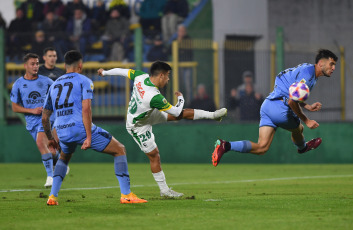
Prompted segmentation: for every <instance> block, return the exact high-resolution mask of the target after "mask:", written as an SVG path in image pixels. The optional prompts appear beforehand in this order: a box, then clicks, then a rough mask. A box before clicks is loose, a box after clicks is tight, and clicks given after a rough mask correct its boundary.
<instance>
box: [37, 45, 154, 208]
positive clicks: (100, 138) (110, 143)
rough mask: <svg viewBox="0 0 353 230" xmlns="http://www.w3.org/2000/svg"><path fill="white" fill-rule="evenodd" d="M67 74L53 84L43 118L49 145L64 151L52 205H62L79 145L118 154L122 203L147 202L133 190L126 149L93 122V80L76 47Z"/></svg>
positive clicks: (116, 163) (56, 172)
mask: <svg viewBox="0 0 353 230" xmlns="http://www.w3.org/2000/svg"><path fill="white" fill-rule="evenodd" d="M64 59H65V68H66V74H65V75H63V76H61V77H59V78H58V79H57V80H56V81H55V82H54V84H53V85H52V86H51V87H50V88H49V92H48V96H47V97H46V99H45V102H44V110H43V115H42V122H43V127H44V131H45V134H46V135H47V137H48V139H49V146H51V147H53V148H54V149H59V148H61V155H60V159H59V160H58V163H57V164H56V167H55V170H54V180H53V186H52V189H51V192H50V196H49V199H48V201H47V204H48V205H58V193H59V190H60V187H61V184H62V181H63V180H64V178H65V175H66V173H65V172H66V170H67V167H68V164H69V161H70V159H71V156H72V154H73V153H74V151H75V148H76V146H77V145H82V146H81V149H83V150H86V149H88V148H91V149H93V150H95V151H98V152H102V153H107V154H110V155H112V156H114V169H115V175H116V177H117V178H118V180H119V184H120V190H121V198H120V203H146V202H147V201H146V200H144V199H140V198H138V197H137V196H136V195H135V194H134V193H132V192H131V190H130V177H129V172H128V167H127V159H126V150H125V147H124V145H123V144H121V143H120V142H119V141H117V140H116V139H115V138H114V137H112V135H110V134H109V133H108V132H107V131H105V130H104V129H102V128H100V127H98V126H96V125H94V124H93V123H92V110H91V100H92V98H93V83H92V81H91V80H90V79H88V78H87V77H86V76H84V75H82V74H81V72H82V55H81V53H80V52H78V51H75V50H72V51H69V52H67V53H66V54H65V57H64ZM52 113H55V117H56V118H55V123H54V126H55V127H56V130H57V133H58V137H59V143H60V146H59V144H58V142H57V141H56V140H55V139H54V137H53V136H52V133H51V132H50V129H51V127H50V126H51V125H50V121H49V118H50V116H51V114H52Z"/></svg>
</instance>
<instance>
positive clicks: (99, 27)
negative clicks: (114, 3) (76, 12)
mask: <svg viewBox="0 0 353 230" xmlns="http://www.w3.org/2000/svg"><path fill="white" fill-rule="evenodd" d="M107 20H108V17H107V12H106V10H105V3H104V1H103V0H97V1H96V2H95V3H94V6H93V9H92V21H91V22H92V27H94V31H97V32H98V33H100V34H102V31H103V32H104V27H105V24H106V22H107Z"/></svg>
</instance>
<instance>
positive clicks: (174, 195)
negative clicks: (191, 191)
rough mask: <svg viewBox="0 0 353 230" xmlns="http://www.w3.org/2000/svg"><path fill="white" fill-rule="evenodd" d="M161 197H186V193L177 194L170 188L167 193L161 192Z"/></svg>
mask: <svg viewBox="0 0 353 230" xmlns="http://www.w3.org/2000/svg"><path fill="white" fill-rule="evenodd" d="M161 196H164V197H182V196H184V193H180V192H176V191H173V190H171V189H170V188H169V189H168V190H167V191H163V192H162V191H161Z"/></svg>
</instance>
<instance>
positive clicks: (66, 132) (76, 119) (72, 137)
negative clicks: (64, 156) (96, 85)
mask: <svg viewBox="0 0 353 230" xmlns="http://www.w3.org/2000/svg"><path fill="white" fill-rule="evenodd" d="M92 98H93V82H92V81H91V80H90V79H89V78H87V77H86V76H84V75H81V74H79V73H67V74H64V75H63V76H61V77H59V78H58V79H57V80H56V81H55V82H54V84H53V85H52V86H51V87H50V88H49V93H48V96H47V98H46V100H45V102H44V108H45V109H47V110H51V111H53V112H54V114H55V116H56V119H55V123H54V127H55V128H56V132H57V134H58V137H59V140H60V141H63V142H76V141H81V140H82V139H84V138H85V137H86V131H85V127H84V124H83V119H82V101H83V100H86V99H92ZM95 128H96V126H95V125H93V124H92V130H94V129H95Z"/></svg>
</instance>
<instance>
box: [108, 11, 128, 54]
mask: <svg viewBox="0 0 353 230" xmlns="http://www.w3.org/2000/svg"><path fill="white" fill-rule="evenodd" d="M128 33H129V22H128V20H127V19H126V18H124V17H122V16H121V15H120V12H119V10H117V9H113V10H112V11H111V12H110V18H109V20H108V22H107V25H106V27H105V32H104V35H103V36H102V40H103V51H104V55H105V57H106V58H108V59H109V60H110V61H122V60H123V59H124V42H125V39H126V37H127V36H128Z"/></svg>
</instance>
